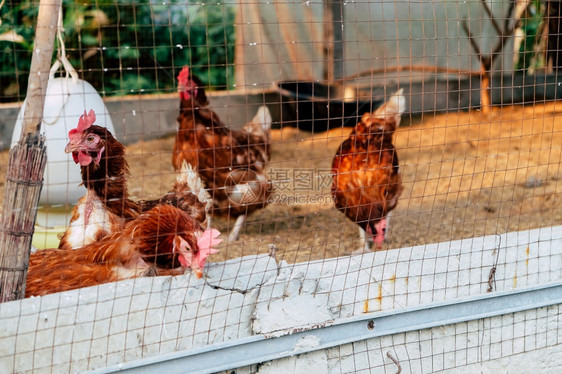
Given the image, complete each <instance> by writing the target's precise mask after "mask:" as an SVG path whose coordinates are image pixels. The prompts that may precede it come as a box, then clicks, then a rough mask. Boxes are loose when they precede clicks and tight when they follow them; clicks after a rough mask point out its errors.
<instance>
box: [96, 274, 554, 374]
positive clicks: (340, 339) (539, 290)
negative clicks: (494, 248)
mask: <svg viewBox="0 0 562 374" xmlns="http://www.w3.org/2000/svg"><path fill="white" fill-rule="evenodd" d="M561 303H562V284H550V285H543V286H538V287H532V288H526V289H522V290H513V291H509V292H498V293H490V294H485V295H479V296H476V297H471V298H466V299H462V300H454V301H448V302H442V303H434V304H429V305H421V306H416V307H412V308H407V309H403V310H399V311H396V310H393V311H388V312H376V313H369V314H364V315H361V316H355V317H351V318H346V319H341V320H337V321H333V322H331V323H327V324H324V325H323V326H320V327H319V326H312V327H308V328H306V327H305V328H302V327H301V328H299V329H298V330H288V331H283V332H280V333H279V334H276V335H275V336H274V334H272V336H264V335H256V336H251V337H247V338H242V339H239V340H236V341H230V342H226V343H220V344H214V345H210V346H207V347H203V348H199V349H194V350H189V351H181V352H174V353H170V354H164V355H160V356H156V357H149V358H145V359H141V360H137V361H133V362H128V363H125V364H120V365H116V366H112V367H107V368H104V369H100V370H97V371H95V372H96V373H114V372H134V373H155V372H162V373H164V372H165V373H186V372H189V373H213V372H218V371H221V370H228V369H235V368H241V367H245V366H250V365H254V364H257V363H260V362H266V361H271V360H276V359H280V358H284V357H290V356H294V355H297V354H303V353H308V352H313V351H317V350H321V349H327V348H331V347H336V346H339V345H342V344H348V343H351V342H356V341H361V340H366V339H372V338H376V337H380V336H385V335H392V334H397V333H404V332H408V331H417V330H421V329H428V328H432V327H438V326H444V325H449V324H454V323H460V322H466V321H471V320H477V319H481V318H489V317H494V316H498V315H503V314H509V313H514V312H520V311H524V310H529V309H535V308H540V307H545V306H549V305H556V304H561ZM303 342H306V344H299V343H303Z"/></svg>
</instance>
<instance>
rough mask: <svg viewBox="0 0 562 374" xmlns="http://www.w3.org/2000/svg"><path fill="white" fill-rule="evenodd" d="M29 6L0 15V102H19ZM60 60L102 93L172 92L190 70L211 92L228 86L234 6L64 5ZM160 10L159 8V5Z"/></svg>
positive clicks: (11, 6) (15, 5)
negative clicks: (186, 69)
mask: <svg viewBox="0 0 562 374" xmlns="http://www.w3.org/2000/svg"><path fill="white" fill-rule="evenodd" d="M38 3H39V1H37V0H24V1H6V2H5V3H4V6H3V7H2V9H0V20H1V22H2V23H1V25H0V102H6V101H18V100H23V98H24V97H25V90H26V88H27V77H28V74H29V66H30V63H31V48H32V45H33V37H34V32H35V30H34V25H35V20H36V17H37V12H38ZM63 4H64V5H63V9H64V29H65V45H66V50H67V55H68V57H69V59H70V61H71V63H72V65H73V66H74V67H75V69H76V70H77V71H78V73H79V75H80V77H81V78H82V79H85V80H87V81H88V82H90V83H91V84H92V85H93V86H94V87H95V88H96V89H97V90H98V92H100V94H102V95H124V94H138V93H155V92H173V91H175V87H176V82H175V80H176V76H177V73H178V71H179V69H180V68H181V67H182V66H184V65H189V66H191V67H192V68H193V69H194V71H195V72H196V73H197V75H198V76H199V77H200V78H201V80H203V82H204V83H205V84H207V85H209V86H212V87H213V88H215V89H227V88H230V87H231V86H232V85H233V84H234V76H233V74H234V6H233V5H232V4H228V3H226V4H225V3H224V2H221V3H219V2H217V1H216V0H215V1H209V0H197V1H195V0H188V1H187V4H186V1H185V0H183V1H177V0H176V1H166V2H158V3H157V2H154V1H147V0H144V1H143V0H97V1H80V2H78V1H74V0H72V1H71V0H64V1H63ZM162 4H164V5H162Z"/></svg>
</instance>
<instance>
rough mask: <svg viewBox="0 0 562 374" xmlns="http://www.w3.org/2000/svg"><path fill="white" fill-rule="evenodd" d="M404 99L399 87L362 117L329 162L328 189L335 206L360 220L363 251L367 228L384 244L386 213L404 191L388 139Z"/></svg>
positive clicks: (404, 102) (380, 243)
mask: <svg viewBox="0 0 562 374" xmlns="http://www.w3.org/2000/svg"><path fill="white" fill-rule="evenodd" d="M405 105H406V101H405V98H404V96H403V94H402V90H399V91H398V92H397V93H395V94H394V95H392V96H391V97H390V98H389V100H388V101H387V102H386V103H385V104H384V105H383V106H381V107H380V108H378V109H377V110H376V111H375V112H374V113H366V114H364V115H363V117H362V118H361V122H359V123H358V124H357V125H356V126H355V128H354V129H353V132H352V133H351V135H350V136H349V138H348V139H347V140H345V141H344V142H343V143H342V144H341V145H340V147H339V149H338V151H337V153H336V156H335V157H334V160H333V163H332V173H333V175H334V177H333V185H332V194H333V197H334V199H335V205H336V207H337V208H338V209H339V210H340V211H341V212H343V213H344V214H345V215H346V216H347V218H349V219H350V220H351V221H353V222H355V223H356V224H357V225H359V233H360V236H361V238H362V240H363V241H364V248H362V249H361V251H362V252H363V251H369V247H370V246H369V244H368V239H367V238H366V235H365V232H366V233H367V234H369V236H370V237H371V238H372V240H373V241H374V242H375V244H376V246H377V248H380V247H381V246H382V243H383V241H384V238H385V233H386V230H387V226H388V222H387V221H388V219H389V213H390V212H391V211H392V210H393V209H394V208H395V207H396V204H397V202H398V198H399V197H400V194H401V193H402V178H401V176H400V173H399V163H398V155H397V153H396V149H395V147H394V145H393V144H392V137H393V135H394V131H395V130H396V128H397V127H398V126H399V124H400V119H401V115H402V113H404V110H405Z"/></svg>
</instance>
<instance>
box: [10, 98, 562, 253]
mask: <svg viewBox="0 0 562 374" xmlns="http://www.w3.org/2000/svg"><path fill="white" fill-rule="evenodd" d="M350 131H351V129H348V128H345V129H337V130H332V131H329V132H324V133H318V134H311V133H308V132H302V131H299V130H296V129H294V128H285V129H283V130H273V133H272V135H273V147H272V149H273V154H272V160H271V163H270V167H271V170H270V171H271V172H270V175H271V176H272V177H274V179H275V186H276V192H275V194H274V199H275V200H276V202H274V203H272V204H270V205H269V206H267V207H266V208H265V209H263V210H261V211H258V212H256V213H254V214H252V215H251V216H250V217H249V218H248V221H247V224H246V226H245V227H244V229H243V231H242V233H241V235H240V238H239V240H238V242H236V243H234V244H226V243H223V244H221V246H220V250H221V252H220V253H219V254H217V255H215V256H213V259H212V260H213V261H221V260H224V259H228V258H235V257H239V256H244V255H249V254H256V253H267V252H268V251H269V250H270V249H271V247H272V246H274V247H275V248H276V253H277V258H278V259H284V260H286V261H288V262H290V263H293V262H302V261H308V260H313V259H323V258H328V257H335V256H341V255H345V254H347V253H349V251H351V250H354V249H357V248H359V247H360V246H361V243H360V242H359V236H358V230H357V227H356V225H355V224H353V223H352V222H350V221H348V220H347V219H346V218H345V216H344V215H343V214H341V213H340V212H339V211H337V210H336V209H335V208H334V207H333V205H332V202H331V197H330V184H329V175H327V174H328V173H329V168H330V166H331V162H332V158H333V156H334V154H335V152H336V149H337V147H338V145H339V144H340V143H341V142H342V141H343V140H345V139H346V138H347V136H348V135H349V133H350ZM173 142H174V138H173V137H172V136H169V137H166V138H163V139H159V140H153V141H146V142H139V143H136V144H132V145H130V146H128V147H127V151H128V160H129V164H130V166H131V173H132V179H131V181H130V183H129V188H130V190H131V193H132V194H133V195H134V196H135V197H138V198H150V197H157V196H159V195H161V194H163V193H165V192H166V191H167V190H168V189H169V187H170V185H171V184H172V182H173V180H174V172H173V169H172V166H171V151H172V146H173ZM395 145H396V146H397V148H398V155H399V159H400V166H401V172H402V176H403V182H404V192H403V194H402V196H401V199H400V201H399V203H398V207H397V208H396V210H395V211H394V214H393V216H392V219H391V222H390V232H389V235H388V237H387V242H386V243H385V245H384V249H389V248H398V247H402V246H410V245H421V244H427V243H433V242H438V241H445V240H453V239H461V238H470V237H476V236H481V235H487V234H496V233H504V232H507V231H518V230H526V229H532V228H538V227H544V226H553V225H560V224H562V161H561V159H562V103H550V104H546V105H536V106H527V107H521V106H514V107H506V108H493V110H492V112H491V114H489V115H487V116H484V115H482V114H481V113H480V112H461V113H448V114H438V115H432V116H427V115H426V116H424V118H422V119H419V118H417V119H416V118H414V119H409V118H406V119H405V120H403V123H402V126H401V127H400V128H399V129H398V131H397V132H396V134H395ZM7 160H8V152H7V151H6V152H2V153H0V199H1V198H2V196H3V189H4V181H5V172H6V167H7ZM326 178H327V179H326ZM233 223H234V222H233V221H228V220H224V219H215V220H214V222H213V226H214V227H216V228H217V229H219V230H220V231H221V232H223V233H225V235H224V236H225V237H226V234H227V233H228V232H229V231H230V228H231V226H232V224H233Z"/></svg>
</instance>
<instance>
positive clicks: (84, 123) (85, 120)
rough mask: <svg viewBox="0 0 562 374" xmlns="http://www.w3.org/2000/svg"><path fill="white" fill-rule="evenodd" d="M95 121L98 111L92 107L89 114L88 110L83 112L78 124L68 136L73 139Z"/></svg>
mask: <svg viewBox="0 0 562 374" xmlns="http://www.w3.org/2000/svg"><path fill="white" fill-rule="evenodd" d="M94 122H96V113H95V112H94V110H93V109H90V112H89V113H88V114H86V111H84V114H82V115H81V116H80V119H79V120H78V126H76V128H75V129H72V130H70V131H69V132H68V137H69V138H71V139H72V138H76V137H77V135H78V134H80V133H82V132H83V131H84V130H86V129H88V128H89V127H90V126H92V124H93V123H94Z"/></svg>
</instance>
